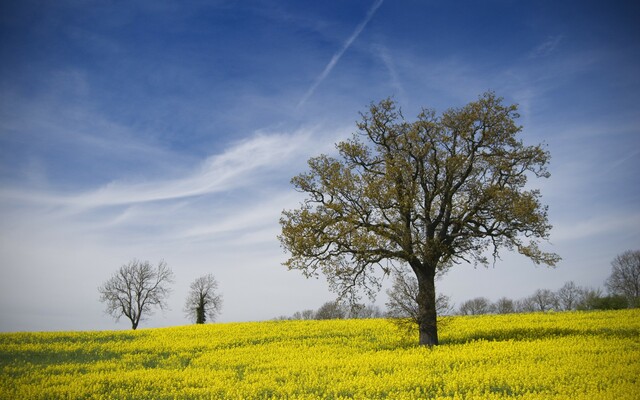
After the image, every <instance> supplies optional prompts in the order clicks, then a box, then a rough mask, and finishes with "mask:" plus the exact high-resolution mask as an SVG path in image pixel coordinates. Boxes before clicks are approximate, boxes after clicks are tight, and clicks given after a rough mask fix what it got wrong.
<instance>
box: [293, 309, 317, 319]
mask: <svg viewBox="0 0 640 400" xmlns="http://www.w3.org/2000/svg"><path fill="white" fill-rule="evenodd" d="M315 317H316V312H315V311H313V310H302V311H296V312H295V313H294V314H293V317H291V318H292V319H304V320H309V319H315Z"/></svg>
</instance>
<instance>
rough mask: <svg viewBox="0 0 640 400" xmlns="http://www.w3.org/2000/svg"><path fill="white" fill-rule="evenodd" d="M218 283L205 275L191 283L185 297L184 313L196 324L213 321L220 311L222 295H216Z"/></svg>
mask: <svg viewBox="0 0 640 400" xmlns="http://www.w3.org/2000/svg"><path fill="white" fill-rule="evenodd" d="M217 291H218V281H216V278H215V277H214V276H213V275H211V274H207V275H204V276H201V277H200V278H198V279H196V280H195V281H193V282H192V283H191V290H190V291H189V295H188V296H187V301H186V303H185V306H184V312H185V313H186V315H187V317H189V318H191V319H193V320H194V321H195V323H196V324H204V323H205V322H207V320H209V321H212V322H213V321H214V320H215V319H216V317H217V316H218V314H220V311H221V310H222V295H221V294H219V293H217Z"/></svg>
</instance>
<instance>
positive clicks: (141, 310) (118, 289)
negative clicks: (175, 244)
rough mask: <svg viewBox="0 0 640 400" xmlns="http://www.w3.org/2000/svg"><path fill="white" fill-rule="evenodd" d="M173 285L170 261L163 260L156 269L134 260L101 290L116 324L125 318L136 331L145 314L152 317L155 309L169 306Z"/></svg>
mask: <svg viewBox="0 0 640 400" xmlns="http://www.w3.org/2000/svg"><path fill="white" fill-rule="evenodd" d="M170 283H173V272H172V271H171V269H170V268H168V267H167V263H166V262H164V261H160V263H159V264H158V266H157V267H156V268H155V269H154V268H153V267H152V266H151V264H150V263H149V261H144V262H141V261H138V260H135V259H134V260H132V261H130V262H129V263H128V264H125V265H123V266H122V267H120V269H119V270H118V271H117V272H116V273H115V274H113V276H112V277H111V278H110V279H109V280H107V281H106V282H105V283H104V284H103V285H102V286H100V287H99V288H98V291H99V292H100V301H102V302H104V303H106V305H107V308H106V312H107V314H110V315H111V316H113V317H114V318H115V319H116V321H117V320H119V319H120V317H122V316H123V315H124V316H125V317H127V318H128V319H129V320H130V321H131V328H132V329H136V328H137V327H138V324H139V323H140V320H141V319H142V318H143V315H147V314H151V313H152V312H153V308H154V307H159V308H160V309H164V308H166V307H167V303H166V298H167V297H168V296H169V293H170V292H171V290H170V288H169V284H170Z"/></svg>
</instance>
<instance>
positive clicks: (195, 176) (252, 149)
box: [0, 131, 309, 211]
mask: <svg viewBox="0 0 640 400" xmlns="http://www.w3.org/2000/svg"><path fill="white" fill-rule="evenodd" d="M308 139H309V133H308V132H306V131H299V132H296V133H294V134H261V133H258V134H256V135H254V136H253V137H251V138H249V139H247V140H244V141H241V142H239V143H236V144H235V145H234V146H232V147H230V148H229V149H227V150H226V151H225V152H223V153H221V154H217V155H213V156H210V157H209V158H207V159H206V160H205V161H204V162H202V164H201V165H200V166H199V167H198V168H197V169H196V170H195V171H192V172H191V173H189V174H187V175H186V176H183V177H181V178H177V179H168V180H159V181H153V182H125V181H114V182H111V183H109V184H107V185H105V186H102V187H100V188H98V189H94V190H91V191H88V192H84V193H80V194H72V195H64V194H56V193H42V192H37V191H24V190H21V189H19V188H18V189H15V188H14V189H11V188H3V189H2V190H0V197H3V198H5V199H14V200H18V201H23V202H30V203H36V204H44V205H49V206H57V207H69V208H72V209H77V210H79V211H81V210H85V209H91V208H96V207H108V206H122V205H131V204H136V203H148V202H155V201H163V200H176V199H181V198H187V197H192V196H198V195H203V194H208V193H215V192H221V191H224V190H229V189H232V188H234V187H238V186H242V185H246V184H248V183H250V181H251V180H255V179H257V178H259V177H260V176H262V175H263V174H264V173H266V172H268V171H269V170H272V169H273V168H276V167H278V166H281V165H283V163H286V162H287V161H289V160H290V159H291V158H292V157H294V156H295V155H297V154H298V153H299V152H300V151H301V148H304V147H305V144H306V143H308ZM302 152H303V153H304V152H305V151H304V149H303V150H302Z"/></svg>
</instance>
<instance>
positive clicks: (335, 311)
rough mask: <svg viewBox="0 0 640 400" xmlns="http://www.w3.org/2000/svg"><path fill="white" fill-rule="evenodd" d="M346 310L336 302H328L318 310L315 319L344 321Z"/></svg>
mask: <svg viewBox="0 0 640 400" xmlns="http://www.w3.org/2000/svg"><path fill="white" fill-rule="evenodd" d="M346 316H347V310H346V309H345V307H344V306H343V305H342V304H340V302H338V301H328V302H326V303H324V304H323V305H321V306H320V308H318V311H316V316H315V319H344V318H346Z"/></svg>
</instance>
